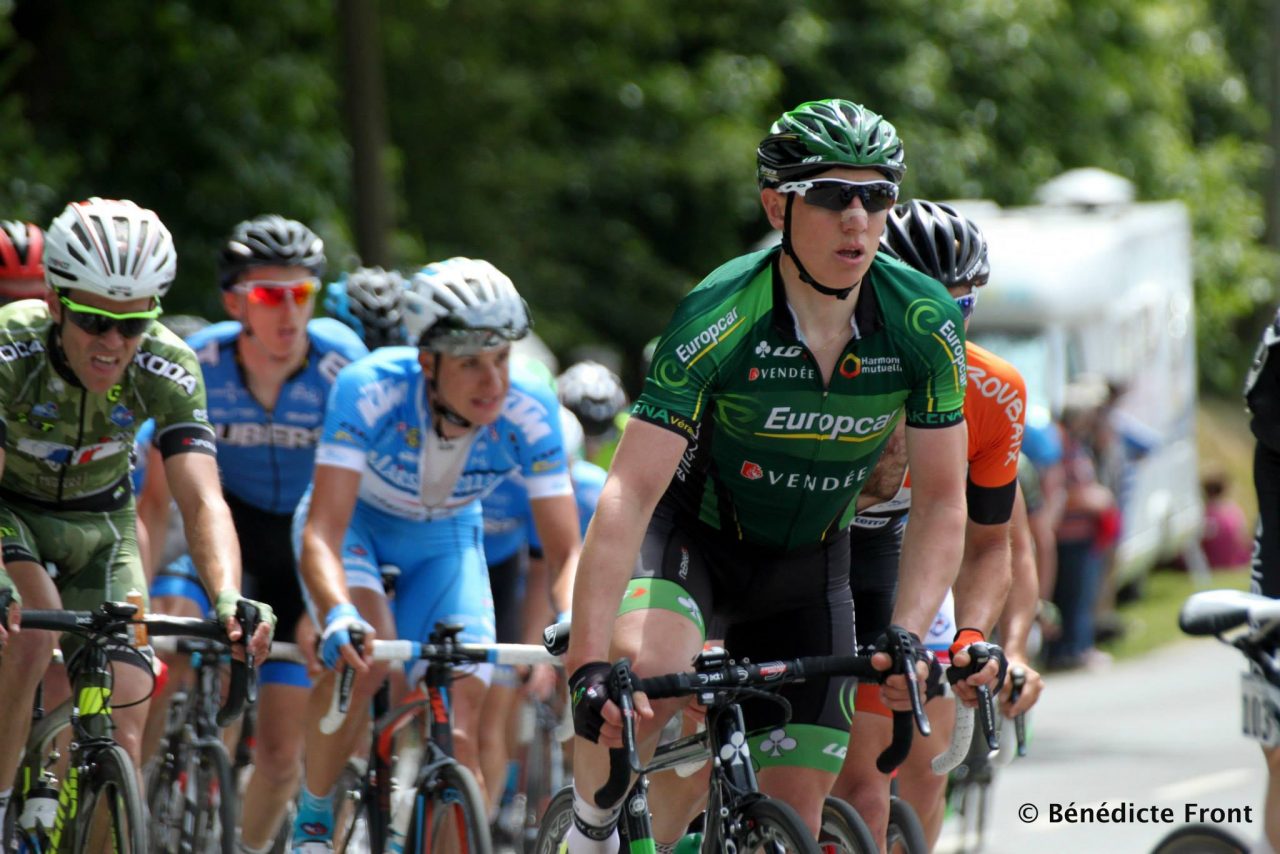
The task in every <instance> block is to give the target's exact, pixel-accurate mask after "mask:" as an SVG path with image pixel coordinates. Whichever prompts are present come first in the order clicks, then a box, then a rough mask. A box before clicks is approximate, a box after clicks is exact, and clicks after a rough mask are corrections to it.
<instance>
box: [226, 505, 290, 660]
mask: <svg viewBox="0 0 1280 854" xmlns="http://www.w3.org/2000/svg"><path fill="white" fill-rule="evenodd" d="M225 497H226V500H227V506H228V507H230V508H231V519H232V521H233V522H234V523H235V526H236V536H237V537H239V538H240V563H241V567H242V577H241V581H240V592H241V594H243V595H244V596H245V598H248V599H256V600H257V601H259V602H265V603H267V604H268V605H270V606H271V608H272V610H274V611H275V612H276V638H277V639H279V640H282V641H293V640H295V636H294V632H295V630H296V628H297V625H298V620H300V619H301V618H302V615H303V614H305V613H306V607H305V605H304V604H303V601H302V587H301V586H300V585H299V583H298V572H297V562H296V560H295V559H294V555H293V543H292V531H291V529H292V526H293V514H292V513H268V512H266V511H265V510H262V509H261V508H258V507H254V506H253V505H251V504H246V503H245V502H243V501H241V500H240V499H238V498H236V497H235V496H234V495H230V494H227V495H226V496H225Z"/></svg>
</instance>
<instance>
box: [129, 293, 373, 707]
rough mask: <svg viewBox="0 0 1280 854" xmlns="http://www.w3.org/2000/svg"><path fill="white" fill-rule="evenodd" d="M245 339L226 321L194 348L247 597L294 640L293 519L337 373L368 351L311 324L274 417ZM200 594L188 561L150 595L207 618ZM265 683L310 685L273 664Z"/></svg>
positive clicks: (297, 601) (299, 603) (332, 323)
mask: <svg viewBox="0 0 1280 854" xmlns="http://www.w3.org/2000/svg"><path fill="white" fill-rule="evenodd" d="M241 331H242V327H241V325H240V323H238V322H235V321H224V322H222V323H216V324H213V325H212V326H208V327H205V328H204V329H202V330H200V331H199V332H197V333H196V334H195V335H193V336H191V338H190V339H188V341H187V343H188V344H189V345H190V346H191V349H192V350H194V351H195V353H196V357H197V358H198V359H199V361H200V368H201V370H202V371H203V373H204V380H205V386H206V389H207V392H208V400H209V421H210V423H211V424H212V425H213V428H214V431H215V432H216V435H217V441H218V471H219V473H220V474H221V479H222V491H223V495H224V497H225V498H226V501H227V506H228V507H229V508H230V509H231V515H232V519H233V521H234V522H235V527H236V533H237V535H238V536H239V539H240V554H241V564H242V566H243V580H242V586H243V589H244V591H245V593H246V595H250V596H252V597H253V598H256V599H260V600H262V601H264V602H266V603H267V604H269V605H270V606H271V607H272V608H273V609H275V612H276V617H277V619H278V621H279V623H278V624H279V626H280V629H279V632H278V637H279V638H280V639H281V640H293V630H294V627H295V626H296V624H297V621H298V619H299V618H300V617H301V616H302V614H303V611H304V604H303V599H302V591H301V589H300V587H299V585H298V577H297V572H296V569H295V567H294V550H293V544H292V541H291V538H290V531H291V526H292V522H293V511H294V509H295V508H296V507H297V505H298V501H299V500H300V499H301V498H302V494H303V492H304V491H305V490H306V487H307V484H308V483H309V482H310V480H311V474H312V471H313V469H314V466H315V454H316V446H317V444H318V443H319V440H320V433H321V428H322V426H323V424H324V407H325V402H326V401H327V400H328V397H329V390H330V388H331V387H332V385H333V382H334V380H335V379H336V378H337V375H338V372H339V371H340V370H341V369H342V368H343V367H344V366H345V365H347V364H349V363H351V362H352V361H354V360H356V359H358V358H360V357H361V356H363V355H365V354H366V353H367V352H368V348H366V347H365V346H364V343H363V342H362V341H361V340H360V337H359V336H358V335H356V334H355V332H353V331H352V330H350V329H349V328H347V327H346V326H344V325H343V324H341V323H339V322H338V321H336V320H333V319H331V318H317V319H315V320H311V321H309V322H308V323H307V338H308V339H309V342H310V349H309V351H308V354H307V359H306V362H305V363H304V364H303V365H302V366H301V367H300V368H299V369H298V370H297V371H295V372H294V373H293V374H291V375H290V376H289V377H288V378H286V379H285V381H284V385H283V386H281V388H280V393H279V394H278V395H277V397H276V400H275V405H274V406H273V407H272V408H271V409H270V410H268V409H266V408H265V407H263V405H262V404H261V403H259V402H258V400H257V398H255V397H254V396H253V393H252V392H251V391H250V390H249V384H248V379H247V377H246V375H245V373H244V368H243V366H242V365H241V364H240V360H239V358H238V356H237V351H236V342H237V340H238V339H239V337H240V335H241ZM203 592H204V591H203V589H202V588H201V587H200V583H199V580H198V578H196V576H195V568H194V565H193V564H192V563H191V559H190V557H189V556H185V555H184V556H182V557H180V558H178V559H177V560H175V561H172V562H170V563H169V564H168V565H166V566H165V567H164V569H163V570H162V571H161V573H160V574H158V576H157V578H156V580H155V582H154V583H153V584H152V587H151V595H153V596H157V595H161V596H163V595H170V596H186V597H188V598H190V599H192V600H193V601H196V603H197V605H198V606H200V607H202V608H203V609H207V607H208V599H207V598H205V597H202V596H200V595H198V594H201V593H203ZM202 599H203V601H201V600H202ZM202 612H203V611H202ZM261 676H262V681H263V682H264V683H269V682H285V683H287V684H293V685H302V686H306V685H308V684H310V683H309V682H308V681H307V680H306V674H305V672H304V671H303V668H302V667H301V666H299V665H290V664H285V663H280V662H268V663H267V664H264V665H263V667H262V671H261Z"/></svg>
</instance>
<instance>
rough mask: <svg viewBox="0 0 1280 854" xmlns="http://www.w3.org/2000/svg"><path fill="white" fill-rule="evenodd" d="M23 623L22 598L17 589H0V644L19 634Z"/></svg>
mask: <svg viewBox="0 0 1280 854" xmlns="http://www.w3.org/2000/svg"><path fill="white" fill-rule="evenodd" d="M21 621H22V596H21V594H19V593H18V588H16V587H4V588H0V644H3V643H4V642H5V641H7V640H8V639H9V635H10V633H12V634H17V633H18V624H19V623H20V622H21Z"/></svg>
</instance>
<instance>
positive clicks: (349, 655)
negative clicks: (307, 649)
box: [320, 602, 376, 673]
mask: <svg viewBox="0 0 1280 854" xmlns="http://www.w3.org/2000/svg"><path fill="white" fill-rule="evenodd" d="M353 632H359V633H360V634H362V635H363V636H364V641H363V649H362V650H361V653H363V657H362V656H361V653H357V652H356V649H355V647H354V646H353V645H352V643H351V635H352V633H353ZM375 634H376V632H374V629H373V626H371V625H369V623H368V622H366V621H365V620H364V619H363V618H362V617H361V616H360V612H359V611H357V610H356V606H355V605H352V604H351V603H350V602H343V603H341V604H339V605H334V606H333V607H332V608H330V609H329V613H328V614H327V615H326V616H325V618H324V631H323V632H322V633H321V635H320V658H321V660H322V661H324V664H325V666H326V667H329V668H334V669H336V668H337V666H338V660H339V659H341V660H342V661H344V662H346V664H347V665H348V666H350V667H352V668H354V669H355V670H356V672H357V673H364V672H365V671H367V670H368V669H369V665H368V663H367V661H366V659H367V658H369V657H370V656H372V655H373V639H374V635H375Z"/></svg>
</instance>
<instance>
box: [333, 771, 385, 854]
mask: <svg viewBox="0 0 1280 854" xmlns="http://www.w3.org/2000/svg"><path fill="white" fill-rule="evenodd" d="M334 791H335V792H336V793H337V794H336V796H335V797H334V810H333V827H334V830H335V831H336V834H335V836H334V838H333V843H334V844H333V850H334V851H339V852H342V851H345V852H350V854H357V852H365V851H381V850H382V840H379V841H378V844H377V846H374V844H373V839H372V835H371V833H370V828H369V804H368V802H367V795H368V793H367V792H365V787H364V774H363V773H361V770H360V769H359V768H358V767H356V766H355V765H354V764H352V763H351V762H348V763H347V764H346V766H345V767H344V768H343V769H342V774H341V776H339V777H338V786H337V788H336V789H335V790H334Z"/></svg>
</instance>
